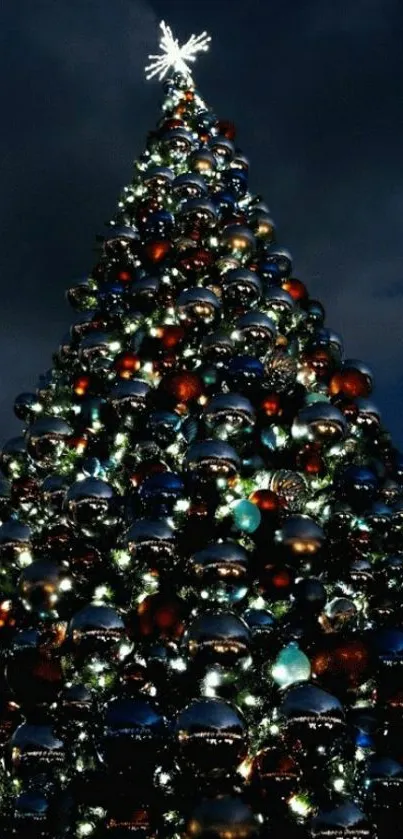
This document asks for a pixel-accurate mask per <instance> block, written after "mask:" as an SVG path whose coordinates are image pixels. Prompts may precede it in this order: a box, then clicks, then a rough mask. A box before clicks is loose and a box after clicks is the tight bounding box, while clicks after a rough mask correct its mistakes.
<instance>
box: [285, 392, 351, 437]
mask: <svg viewBox="0 0 403 839" xmlns="http://www.w3.org/2000/svg"><path fill="white" fill-rule="evenodd" d="M291 432H292V436H293V437H294V439H295V440H307V441H308V442H318V443H321V445H324V446H331V445H333V444H334V443H339V442H340V441H341V440H343V439H344V437H345V436H346V434H347V421H346V418H345V416H344V415H343V414H342V413H341V411H339V409H338V408H336V407H335V406H334V405H331V404H330V403H329V402H314V403H312V404H311V405H308V406H307V407H306V408H302V409H301V410H300V411H299V412H298V415H297V417H296V419H295V420H294V422H293V425H292V429H291Z"/></svg>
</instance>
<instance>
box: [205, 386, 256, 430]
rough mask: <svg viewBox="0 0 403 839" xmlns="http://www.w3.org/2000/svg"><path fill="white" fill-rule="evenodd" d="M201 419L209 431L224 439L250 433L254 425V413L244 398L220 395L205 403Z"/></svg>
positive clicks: (229, 394)
mask: <svg viewBox="0 0 403 839" xmlns="http://www.w3.org/2000/svg"><path fill="white" fill-rule="evenodd" d="M203 418H204V421H205V423H206V426H207V428H208V429H209V430H211V431H212V432H213V433H214V434H215V435H216V436H217V437H221V438H223V439H225V437H227V436H232V435H237V434H240V433H242V432H243V433H244V434H247V433H248V432H250V431H251V430H252V428H253V425H254V423H255V411H254V408H253V405H252V404H251V402H250V401H249V399H247V398H246V397H245V396H242V395H241V394H238V393H225V394H224V393H223V394H221V393H220V394H218V395H217V396H213V398H212V399H210V401H209V402H208V403H207V405H206V406H205V408H204V410H203Z"/></svg>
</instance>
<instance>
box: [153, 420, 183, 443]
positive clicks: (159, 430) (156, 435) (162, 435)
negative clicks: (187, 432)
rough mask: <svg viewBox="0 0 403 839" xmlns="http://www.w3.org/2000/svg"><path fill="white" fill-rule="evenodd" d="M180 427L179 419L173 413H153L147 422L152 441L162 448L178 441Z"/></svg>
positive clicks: (180, 421)
mask: <svg viewBox="0 0 403 839" xmlns="http://www.w3.org/2000/svg"><path fill="white" fill-rule="evenodd" d="M181 425H182V419H181V417H180V416H179V415H178V414H176V413H174V412H173V411H155V412H154V413H152V414H150V417H149V421H148V426H149V429H150V431H151V434H152V438H153V440H155V441H156V443H158V445H159V446H161V447H162V448H164V447H165V446H170V445H172V443H174V442H175V440H177V439H178V435H179V432H180V428H181Z"/></svg>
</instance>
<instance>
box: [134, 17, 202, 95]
mask: <svg viewBox="0 0 403 839" xmlns="http://www.w3.org/2000/svg"><path fill="white" fill-rule="evenodd" d="M160 29H161V30H162V36H161V40H160V43H159V45H160V49H161V52H160V53H159V54H158V55H149V56H148V58H149V59H150V64H148V65H147V67H146V68H145V73H146V78H147V79H152V78H154V76H158V78H159V80H160V81H161V79H163V78H164V77H165V76H166V74H167V73H168V70H170V68H171V67H172V69H173V70H175V71H177V72H179V73H183V75H184V76H190V75H191V73H190V70H189V67H188V64H189V63H193V62H194V61H196V56H197V53H199V52H207V50H208V48H209V45H210V41H211V38H210V35H207V32H202V33H201V35H191V36H190V38H189V40H188V41H186V43H185V44H182V46H180V44H179V41H178V39H177V38H174V36H173V32H172V29H171V27H170V26H167V25H166V23H165V22H164V21H163V20H162V21H161V23H160Z"/></svg>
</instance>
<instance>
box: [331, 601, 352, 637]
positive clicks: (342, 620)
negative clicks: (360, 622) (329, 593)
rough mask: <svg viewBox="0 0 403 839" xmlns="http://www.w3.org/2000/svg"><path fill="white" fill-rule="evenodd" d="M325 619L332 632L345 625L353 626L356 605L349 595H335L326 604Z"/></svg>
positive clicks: (339, 629)
mask: <svg viewBox="0 0 403 839" xmlns="http://www.w3.org/2000/svg"><path fill="white" fill-rule="evenodd" d="M325 614H326V619H327V622H328V626H329V628H331V629H332V631H333V632H340V631H341V630H342V629H345V628H346V626H349V625H350V626H354V623H355V621H356V619H357V607H356V605H355V603H354V601H353V600H351V599H350V598H349V597H335V598H333V599H332V600H331V601H330V603H328V604H327V606H326V610H325Z"/></svg>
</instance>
